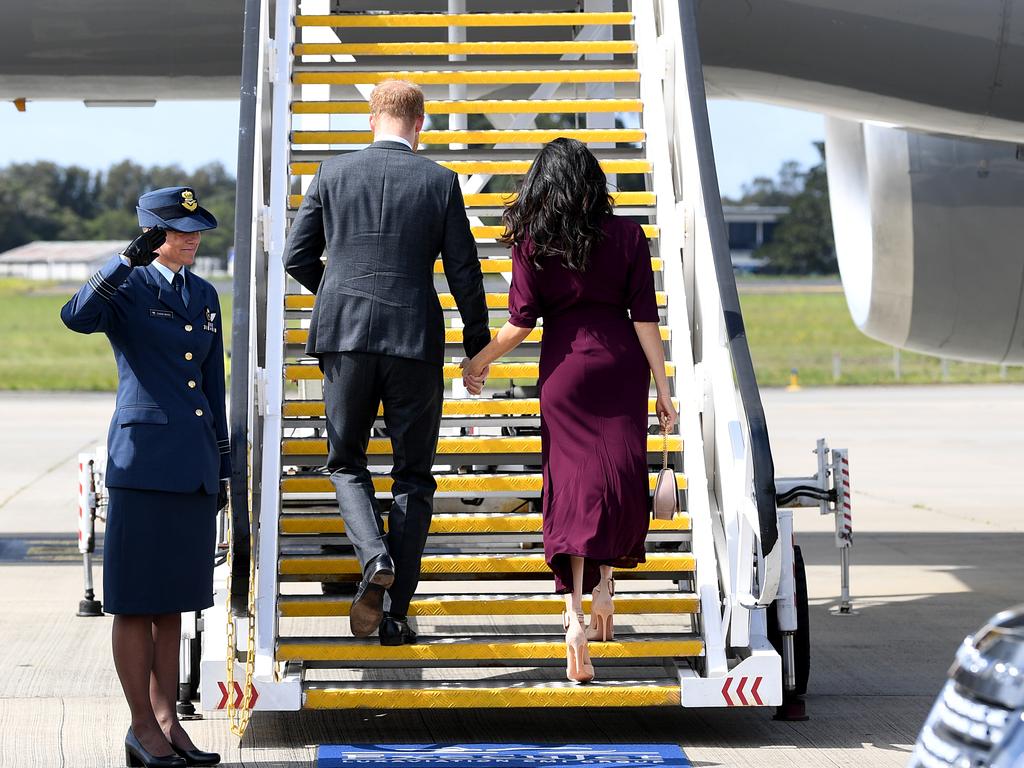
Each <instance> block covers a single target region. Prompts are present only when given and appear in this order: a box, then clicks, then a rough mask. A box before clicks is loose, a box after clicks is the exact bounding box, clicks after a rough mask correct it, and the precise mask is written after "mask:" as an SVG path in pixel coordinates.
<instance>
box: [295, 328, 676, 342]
mask: <svg viewBox="0 0 1024 768" xmlns="http://www.w3.org/2000/svg"><path fill="white" fill-rule="evenodd" d="M659 330H660V332H661V339H662V341H668V340H669V339H670V338H671V333H670V331H669V329H668V328H666V327H664V326H662V327H661V328H660V329H659ZM497 335H498V329H497V328H492V329H491V337H492V338H493V337H494V336H497ZM543 336H544V329H543V328H534V329H533V330H532V331H530V335H529V336H527V337H526V338H525V339H524V343H527V344H539V343H540V341H541V339H542V338H543ZM462 337H463V330H462V329H461V328H448V329H447V330H445V332H444V342H445V344H461V343H462ZM308 338H309V329H307V328H289V329H287V330H285V332H284V340H285V343H286V344H303V345H305V343H306V340H307V339H308Z"/></svg>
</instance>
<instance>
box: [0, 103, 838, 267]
mask: <svg viewBox="0 0 1024 768" xmlns="http://www.w3.org/2000/svg"><path fill="white" fill-rule="evenodd" d="M433 117H434V119H435V120H437V116H433ZM432 127H443V126H432ZM471 127H472V125H471ZM817 147H818V151H819V153H820V155H821V161H820V162H819V163H818V164H817V165H815V166H813V167H811V168H809V169H807V170H803V169H802V168H801V167H800V165H799V164H798V163H796V162H795V161H789V162H786V163H783V165H782V167H781V168H780V169H779V173H778V176H777V178H774V179H773V178H769V177H764V176H759V177H757V178H755V179H753V180H752V181H750V182H749V183H748V184H744V185H743V189H742V194H741V195H740V196H739V197H738V198H723V202H724V203H725V204H727V205H767V206H786V207H788V208H789V213H788V214H786V215H785V216H783V217H782V219H780V221H779V223H778V225H777V226H776V228H775V231H774V235H773V238H772V240H771V242H768V243H765V244H764V245H763V246H762V247H761V248H759V249H758V250H757V251H756V252H755V254H754V255H755V256H757V257H760V258H764V259H766V260H767V264H766V266H765V267H763V268H762V269H761V271H762V272H768V273H777V274H834V273H835V272H836V271H837V269H838V267H837V264H836V255H835V242H834V240H833V237H832V218H831V214H830V212H829V200H828V183H827V177H826V173H825V161H824V157H825V148H824V145H823V144H822V143H818V144H817ZM496 179H498V180H502V181H504V182H505V185H507V186H508V187H509V188H511V187H512V186H513V185H512V183H511V180H510V179H509V178H508V177H496ZM493 181H495V180H493V179H492V182H493ZM618 182H619V183H618V187H619V189H622V190H626V189H642V188H643V178H642V177H637V178H635V179H634V178H633V177H632V176H629V175H620V176H619V179H618ZM184 185H188V186H191V187H193V188H195V190H196V193H197V194H198V196H199V204H200V205H202V206H203V207H204V208H206V209H208V210H210V211H212V212H213V214H214V216H216V217H217V221H218V224H219V226H218V227H217V229H214V230H210V231H208V232H204V233H203V244H202V248H201V251H200V253H201V254H202V255H204V256H218V257H224V256H226V255H227V253H228V251H229V250H230V248H231V246H232V243H233V241H234V224H235V210H234V209H235V178H234V176H232V175H231V174H230V173H228V171H227V170H226V169H225V168H224V166H223V165H222V164H221V163H209V164H207V165H203V166H200V167H199V168H197V169H196V170H195V171H192V172H191V173H188V172H186V171H185V170H184V169H182V168H181V167H180V166H177V165H166V166H161V165H154V166H148V167H147V166H143V165H140V164H138V163H135V162H132V161H130V160H124V161H122V162H120V163H117V164H115V165H113V166H111V167H110V168H109V169H107V170H106V171H90V170H89V169H87V168H82V167H80V166H76V165H70V166H61V165H57V164H56V163H52V162H49V161H39V162H34V163H12V164H10V165H8V166H6V167H3V168H0V252H3V251H6V250H9V249H11V248H15V247H17V246H19V245H24V244H25V243H30V242H33V241H35V240H125V241H126V242H127V241H129V240H131V238H133V237H134V236H135V233H136V232H137V231H138V219H137V217H136V214H135V204H136V202H137V201H138V199H139V196H140V195H141V194H142V193H143V192H146V191H148V190H151V189H157V188H159V187H172V186H184ZM488 189H489V191H507V190H505V189H500V190H499V189H497V188H493V189H492V188H491V187H490V186H489V187H488Z"/></svg>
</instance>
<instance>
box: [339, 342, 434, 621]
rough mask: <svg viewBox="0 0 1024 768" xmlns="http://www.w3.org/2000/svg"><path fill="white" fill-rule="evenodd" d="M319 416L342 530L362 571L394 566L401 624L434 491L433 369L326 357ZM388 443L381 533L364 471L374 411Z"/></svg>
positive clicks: (358, 355)
mask: <svg viewBox="0 0 1024 768" xmlns="http://www.w3.org/2000/svg"><path fill="white" fill-rule="evenodd" d="M320 367H321V368H322V369H323V372H324V407H325V409H326V413H327V441H328V452H327V468H328V470H329V471H330V473H331V482H332V483H333V484H334V489H335V493H336V494H337V497H338V508H339V509H340V511H341V516H342V518H343V519H344V521H345V529H346V532H347V534H348V537H349V540H350V541H351V542H352V545H353V547H354V548H355V551H356V556H357V557H358V558H359V563H360V565H361V566H362V567H363V568H365V567H366V564H367V563H368V562H369V561H370V560H372V559H373V558H375V557H377V556H378V555H381V554H384V553H385V552H386V553H388V554H390V555H391V557H392V559H393V560H394V562H395V583H394V584H393V585H392V587H391V589H390V590H388V596H389V597H390V599H391V605H390V608H389V610H390V612H391V613H392V614H394V615H396V616H405V615H406V613H407V612H408V610H409V602H410V601H411V600H412V596H413V594H414V593H415V592H416V586H417V585H418V584H419V580H420V561H421V559H422V557H423V547H424V546H425V545H426V542H427V533H428V532H429V530H430V518H431V516H432V514H433V510H434V491H435V490H437V483H436V481H435V480H434V475H433V472H432V471H431V468H432V466H433V464H434V454H435V452H436V451H437V434H438V430H439V429H440V426H441V407H442V404H443V401H444V376H443V370H442V368H441V367H440V366H438V365H434V364H431V363H425V362H422V361H420V360H410V359H406V358H401V357H390V356H387V355H376V354H369V353H364V352H329V353H325V354H323V355H322V356H321V358H320ZM382 402H383V404H384V423H385V425H386V426H387V429H388V434H389V436H390V437H391V444H392V449H393V453H394V459H393V461H394V466H393V468H392V471H391V477H392V480H393V486H392V494H393V496H394V502H393V504H392V507H391V511H390V513H389V514H388V530H387V533H386V534H385V532H384V521H383V519H382V517H381V510H380V505H379V504H378V502H377V498H376V495H375V493H374V488H373V479H372V477H371V475H370V471H369V470H368V469H367V459H366V449H367V445H368V442H369V438H370V430H371V429H372V427H373V422H374V420H375V419H376V418H377V409H378V407H379V406H380V404H381V403H382Z"/></svg>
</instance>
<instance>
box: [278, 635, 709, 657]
mask: <svg viewBox="0 0 1024 768" xmlns="http://www.w3.org/2000/svg"><path fill="white" fill-rule="evenodd" d="M703 651H704V642H703V641H702V640H700V638H697V637H695V636H693V635H632V636H630V637H628V638H623V639H622V640H610V641H608V642H602V643H591V644H590V656H591V658H593V659H663V658H687V657H693V656H700V655H701V653H702V652H703ZM276 658H277V660H278V661H321V662H323V661H337V662H350V663H354V664H360V663H367V662H381V661H394V662H403V661H404V662H428V663H429V662H442V661H479V662H488V661H516V660H522V661H528V660H541V659H544V660H547V659H558V658H561V659H563V660H564V659H565V638H559V637H550V636H548V637H541V638H537V639H530V640H528V639H522V638H520V637H516V638H498V639H493V640H487V639H484V638H480V637H473V636H469V637H440V638H437V639H434V638H428V639H424V638H421V639H420V640H419V641H418V642H417V643H415V644H414V645H399V646H385V645H380V643H378V642H377V641H376V640H373V641H369V642H368V641H366V640H357V639H355V638H345V637H338V638H328V637H323V638H291V637H282V638H280V639H279V640H278V642H277V653H276Z"/></svg>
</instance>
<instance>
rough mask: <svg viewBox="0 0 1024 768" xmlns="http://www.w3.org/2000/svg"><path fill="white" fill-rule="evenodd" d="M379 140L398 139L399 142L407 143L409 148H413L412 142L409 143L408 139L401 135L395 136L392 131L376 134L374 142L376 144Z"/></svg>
mask: <svg viewBox="0 0 1024 768" xmlns="http://www.w3.org/2000/svg"><path fill="white" fill-rule="evenodd" d="M378 141H397V142H398V143H399V144H405V146H407V147H408V148H409V149H412V144H410V143H409V140H408V139H404V138H402V137H401V136H395V135H393V134H390V133H377V134H374V136H373V143H374V144H376V143H377V142H378Z"/></svg>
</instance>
